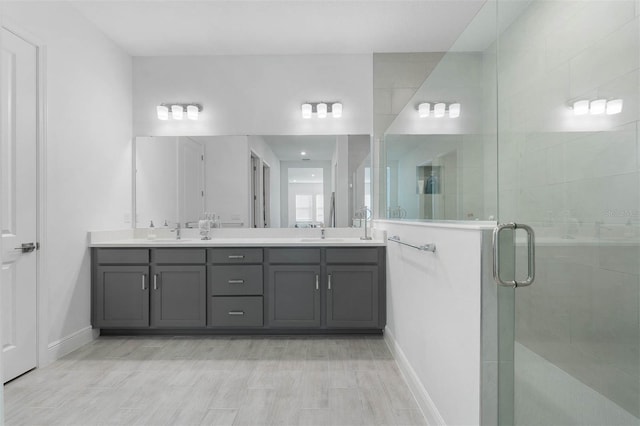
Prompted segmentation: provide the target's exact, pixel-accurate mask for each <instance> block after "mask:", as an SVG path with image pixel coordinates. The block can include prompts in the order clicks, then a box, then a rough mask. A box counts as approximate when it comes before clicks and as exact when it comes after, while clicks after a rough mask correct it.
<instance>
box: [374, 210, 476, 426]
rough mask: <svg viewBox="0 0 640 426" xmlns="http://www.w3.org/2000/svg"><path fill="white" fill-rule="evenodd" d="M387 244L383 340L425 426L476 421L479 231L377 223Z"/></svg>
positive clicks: (430, 225)
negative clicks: (429, 248)
mask: <svg viewBox="0 0 640 426" xmlns="http://www.w3.org/2000/svg"><path fill="white" fill-rule="evenodd" d="M374 226H375V227H376V228H377V229H381V230H386V231H387V235H388V236H391V235H398V236H400V238H401V240H402V241H405V242H408V243H411V244H417V245H421V244H426V243H434V244H436V248H437V250H436V252H435V253H430V252H423V251H418V250H416V249H414V248H411V247H406V246H402V245H399V244H396V243H392V242H389V244H388V246H387V328H386V332H385V334H386V338H387V339H388V342H389V343H390V346H391V348H392V350H394V352H395V354H394V355H395V357H396V359H397V360H398V363H399V364H400V367H401V368H402V369H403V370H404V371H403V372H404V373H405V376H406V377H407V379H408V381H409V383H410V386H411V387H412V390H413V391H414V394H415V395H416V397H417V399H418V402H419V403H420V405H421V407H422V409H423V411H424V412H425V415H426V417H427V419H428V420H430V422H431V423H430V424H449V425H473V424H479V423H480V374H481V364H480V362H481V353H480V351H481V346H480V338H481V323H480V320H481V317H480V314H481V309H480V308H481V296H482V295H481V282H482V279H481V277H482V275H481V274H482V258H481V248H482V239H483V235H482V234H483V231H482V229H481V227H473V226H465V225H458V226H455V225H448V226H447V225H443V224H440V225H438V224H427V223H413V224H412V223H397V222H384V221H375V223H374Z"/></svg>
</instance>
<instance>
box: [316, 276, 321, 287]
mask: <svg viewBox="0 0 640 426" xmlns="http://www.w3.org/2000/svg"><path fill="white" fill-rule="evenodd" d="M316 290H320V277H319V276H318V274H316Z"/></svg>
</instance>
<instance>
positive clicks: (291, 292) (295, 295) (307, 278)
mask: <svg viewBox="0 0 640 426" xmlns="http://www.w3.org/2000/svg"><path fill="white" fill-rule="evenodd" d="M269 325H270V326H271V327H273V328H276V327H283V328H297V327H305V328H317V327H320V265H317V266H315V265H272V266H271V267H270V269H269Z"/></svg>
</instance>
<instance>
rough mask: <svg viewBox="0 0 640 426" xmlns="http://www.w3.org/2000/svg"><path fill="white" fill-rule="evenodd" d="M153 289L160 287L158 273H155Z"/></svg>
mask: <svg viewBox="0 0 640 426" xmlns="http://www.w3.org/2000/svg"><path fill="white" fill-rule="evenodd" d="M153 289H154V290H157V289H158V274H153Z"/></svg>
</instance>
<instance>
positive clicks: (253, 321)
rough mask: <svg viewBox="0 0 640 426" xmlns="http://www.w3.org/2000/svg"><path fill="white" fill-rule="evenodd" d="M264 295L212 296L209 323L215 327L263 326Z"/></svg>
mask: <svg viewBox="0 0 640 426" xmlns="http://www.w3.org/2000/svg"><path fill="white" fill-rule="evenodd" d="M262 324H263V319H262V296H252V297H241V296H237V297H223V296H219V297H212V298H211V304H210V305H209V325H211V326H213V327H262Z"/></svg>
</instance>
